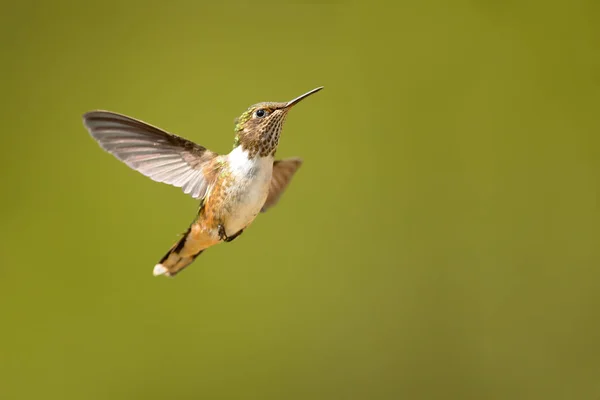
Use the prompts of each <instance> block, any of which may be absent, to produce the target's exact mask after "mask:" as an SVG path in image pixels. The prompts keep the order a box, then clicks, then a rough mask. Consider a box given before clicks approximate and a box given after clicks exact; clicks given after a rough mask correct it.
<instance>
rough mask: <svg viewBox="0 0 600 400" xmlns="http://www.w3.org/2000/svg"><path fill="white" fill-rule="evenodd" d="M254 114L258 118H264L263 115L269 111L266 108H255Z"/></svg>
mask: <svg viewBox="0 0 600 400" xmlns="http://www.w3.org/2000/svg"><path fill="white" fill-rule="evenodd" d="M254 114H255V115H256V116H257V117H258V118H264V117H266V116H267V115H268V114H269V112H268V111H267V110H265V109H262V108H260V109H258V110H256V112H255V113H254Z"/></svg>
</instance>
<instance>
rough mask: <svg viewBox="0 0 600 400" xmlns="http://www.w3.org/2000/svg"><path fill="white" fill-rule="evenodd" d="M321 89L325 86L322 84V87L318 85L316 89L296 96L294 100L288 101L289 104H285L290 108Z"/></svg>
mask: <svg viewBox="0 0 600 400" xmlns="http://www.w3.org/2000/svg"><path fill="white" fill-rule="evenodd" d="M321 89H323V86H320V87H318V88H316V89H313V90H311V91H310V92H306V93H304V94H303V95H301V96H298V97H296V98H295V99H294V100H290V101H288V102H287V104H286V105H285V108H290V107H292V106H294V105H296V104H298V103H299V102H300V101H301V100H303V99H305V98H307V97H308V96H310V95H311V94H313V93H317V92H318V91H319V90H321Z"/></svg>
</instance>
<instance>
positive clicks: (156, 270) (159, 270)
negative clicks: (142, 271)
mask: <svg viewBox="0 0 600 400" xmlns="http://www.w3.org/2000/svg"><path fill="white" fill-rule="evenodd" d="M152 274H153V275H154V276H159V275H164V274H166V275H167V276H169V271H167V269H166V268H165V267H163V265H162V264H156V265H155V266H154V270H153V271H152Z"/></svg>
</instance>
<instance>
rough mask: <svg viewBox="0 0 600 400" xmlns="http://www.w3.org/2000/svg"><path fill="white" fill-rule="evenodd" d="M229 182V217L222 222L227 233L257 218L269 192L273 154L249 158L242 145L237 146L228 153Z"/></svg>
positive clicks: (227, 192)
mask: <svg viewBox="0 0 600 400" xmlns="http://www.w3.org/2000/svg"><path fill="white" fill-rule="evenodd" d="M227 161H228V167H229V174H230V179H231V181H230V182H231V183H230V185H229V186H228V188H227V191H226V194H225V197H226V202H227V204H228V205H229V207H228V211H229V212H228V214H229V215H228V216H227V218H226V221H225V231H226V233H227V235H233V234H235V233H237V232H238V231H240V230H241V229H244V228H245V227H247V226H248V225H249V224H250V223H251V222H252V221H253V220H254V218H256V216H257V215H258V213H259V212H260V210H261V208H262V206H263V205H264V204H265V200H266V199H267V195H268V194H269V185H270V183H271V175H272V173H273V158H272V157H255V158H252V159H249V158H248V153H247V152H246V151H244V150H242V147H241V146H239V147H236V148H235V149H234V150H232V151H231V153H229V155H228V156H227Z"/></svg>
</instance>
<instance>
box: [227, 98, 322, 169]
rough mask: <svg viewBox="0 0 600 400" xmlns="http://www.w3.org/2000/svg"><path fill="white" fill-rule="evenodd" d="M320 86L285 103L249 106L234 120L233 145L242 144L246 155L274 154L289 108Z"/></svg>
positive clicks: (262, 155) (261, 155)
mask: <svg viewBox="0 0 600 400" xmlns="http://www.w3.org/2000/svg"><path fill="white" fill-rule="evenodd" d="M321 89H322V87H319V88H316V89H313V90H311V91H310V92H307V93H305V94H303V95H301V96H298V97H296V98H295V99H293V100H291V101H288V102H285V103H274V102H265V103H258V104H254V105H252V106H250V107H249V108H248V109H247V110H246V111H244V113H243V114H242V115H241V116H240V117H239V118H237V119H236V120H235V134H236V135H235V140H234V142H233V147H234V148H235V147H237V146H242V148H243V149H244V150H246V151H248V157H250V158H253V157H255V156H256V155H259V156H260V157H267V156H269V155H271V156H273V155H275V152H276V151H277V145H278V144H279V136H280V134H281V130H282V128H283V123H284V122H285V118H286V116H287V113H288V112H289V110H291V109H292V107H293V106H294V105H296V104H298V103H299V102H300V101H301V100H302V99H305V98H306V97H308V96H309V95H311V94H313V93H316V92H318V91H319V90H321Z"/></svg>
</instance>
